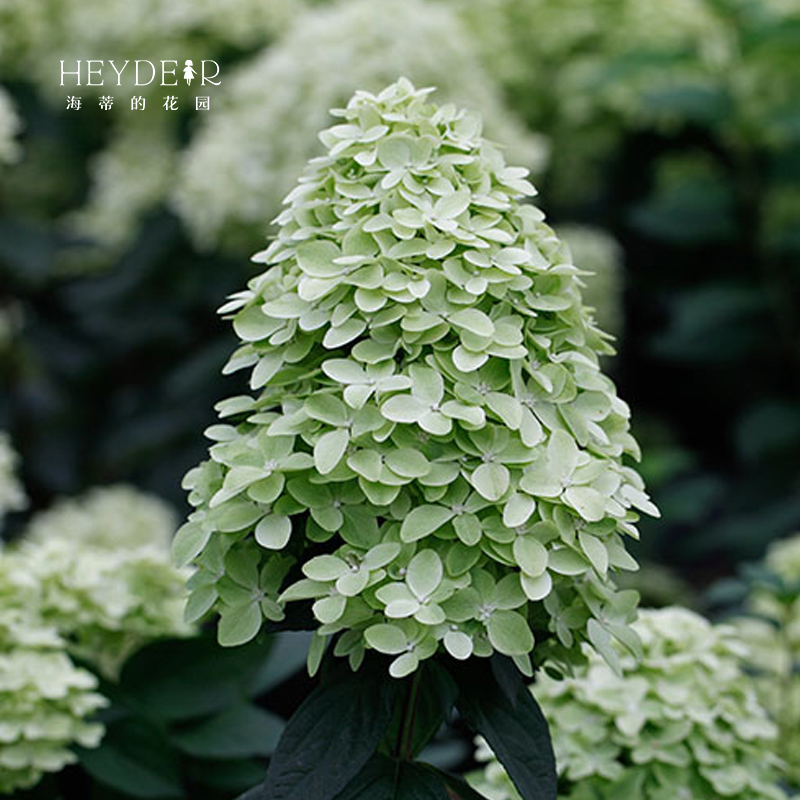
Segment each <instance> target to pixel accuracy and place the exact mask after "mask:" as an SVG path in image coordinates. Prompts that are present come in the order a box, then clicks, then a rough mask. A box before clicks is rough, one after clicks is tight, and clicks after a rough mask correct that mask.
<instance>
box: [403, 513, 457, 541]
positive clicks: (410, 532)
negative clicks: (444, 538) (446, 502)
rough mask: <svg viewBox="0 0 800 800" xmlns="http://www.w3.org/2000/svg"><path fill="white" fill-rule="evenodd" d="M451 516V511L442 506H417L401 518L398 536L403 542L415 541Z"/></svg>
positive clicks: (437, 527) (436, 528) (440, 525)
mask: <svg viewBox="0 0 800 800" xmlns="http://www.w3.org/2000/svg"><path fill="white" fill-rule="evenodd" d="M452 518H453V512H452V511H451V510H450V509H449V508H445V507H444V506H434V505H424V506H418V507H417V508H415V509H414V510H413V511H412V512H411V513H410V514H409V515H408V516H407V517H406V518H405V519H404V520H403V524H402V526H401V528H400V538H401V539H402V540H403V541H404V542H416V541H417V540H418V539H422V538H424V537H425V536H428V535H429V534H431V533H433V532H434V531H435V530H438V529H439V528H441V527H442V525H444V524H445V523H446V522H447V521H448V520H450V519H452Z"/></svg>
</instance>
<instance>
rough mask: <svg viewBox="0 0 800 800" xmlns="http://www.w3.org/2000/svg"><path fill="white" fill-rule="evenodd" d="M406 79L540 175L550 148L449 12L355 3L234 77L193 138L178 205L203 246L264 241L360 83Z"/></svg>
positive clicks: (327, 11)
mask: <svg viewBox="0 0 800 800" xmlns="http://www.w3.org/2000/svg"><path fill="white" fill-rule="evenodd" d="M398 75H408V76H409V77H410V78H411V79H412V80H414V81H415V82H417V83H418V84H435V85H436V86H437V87H438V88H439V91H440V92H441V96H442V97H443V98H445V99H447V100H449V101H452V102H456V103H469V104H470V106H471V107H473V108H476V109H477V110H479V111H481V112H483V113H484V115H485V117H486V119H487V121H489V122H488V123H487V126H488V127H489V128H490V130H489V133H490V135H492V136H494V137H496V138H497V139H498V140H500V141H502V142H503V143H504V144H505V145H506V146H507V147H508V149H509V152H510V153H511V155H512V157H513V159H514V160H515V161H518V162H520V163H523V164H525V165H526V166H528V167H531V168H533V169H538V168H541V166H542V165H543V161H544V160H545V158H546V148H545V147H544V145H543V141H542V139H541V137H538V136H534V135H532V134H530V133H528V132H526V131H525V130H524V128H523V127H522V125H521V124H520V123H519V122H518V121H517V120H516V118H514V117H513V116H512V114H511V113H510V112H509V111H508V110H507V109H506V108H505V107H504V106H503V105H502V104H501V102H500V101H499V100H498V98H499V96H500V94H501V93H500V91H499V88H498V87H497V86H496V85H495V84H494V82H493V81H492V80H491V79H490V78H489V77H488V76H487V74H486V73H485V72H484V70H483V69H482V68H481V66H480V65H479V64H478V62H477V60H476V59H475V57H474V55H473V47H472V43H471V41H470V40H469V38H468V37H467V36H466V35H465V33H464V32H463V31H462V29H461V27H460V25H459V21H458V19H457V18H456V17H455V16H454V14H452V13H451V12H450V10H449V9H447V8H444V7H442V6H438V5H436V4H433V3H427V2H422V1H421V0H383V2H380V3H375V2H374V1H373V0H350V2H346V3H339V4H337V5H333V6H330V7H323V8H315V9H312V10H309V11H307V12H306V13H305V14H304V15H302V16H300V17H299V18H298V19H297V21H296V24H295V25H294V27H293V28H292V30H291V31H290V32H289V33H288V34H287V35H286V36H285V37H283V38H282V39H281V40H279V41H278V42H277V43H276V45H275V46H273V47H271V48H270V49H268V50H266V51H265V52H264V54H263V55H262V56H260V57H259V58H257V59H255V60H254V61H253V62H252V63H250V64H247V65H245V66H244V67H243V68H241V69H240V70H239V71H238V73H237V74H236V75H235V77H231V78H230V79H229V80H227V82H226V91H225V95H224V97H221V98H220V101H221V102H222V103H223V104H224V107H218V108H217V110H216V111H215V112H214V114H213V115H209V116H208V117H207V118H206V119H205V120H204V125H203V127H202V128H201V129H200V130H199V131H198V132H197V134H196V135H195V137H194V138H193V140H192V142H191V144H190V146H189V148H188V150H187V152H186V154H185V157H184V163H183V167H182V169H181V174H180V176H179V178H178V182H177V190H176V193H175V206H176V208H177V211H178V213H179V215H180V216H181V217H182V218H183V219H184V220H185V221H186V223H187V224H188V226H189V228H190V229H191V231H192V232H193V234H194V236H195V238H196V239H197V241H198V243H200V244H204V245H210V244H216V243H217V242H218V241H219V239H220V237H222V238H223V239H225V238H228V239H232V240H233V241H236V240H237V237H239V236H241V235H242V234H246V239H245V241H246V242H249V243H252V242H254V241H257V238H256V237H260V235H261V234H263V231H264V230H265V228H266V225H267V223H268V222H269V221H270V220H271V219H272V217H274V216H275V215H276V214H278V212H279V211H280V203H281V200H282V198H283V196H284V195H285V194H286V192H288V191H289V190H290V189H291V187H292V185H293V184H294V181H295V179H296V177H297V175H298V174H299V173H300V171H301V169H302V168H303V167H304V166H305V163H306V161H307V160H308V159H309V158H311V157H312V156H314V155H317V154H318V153H319V152H320V148H319V142H318V141H317V136H316V132H317V131H319V130H320V129H321V128H322V127H324V125H325V124H326V122H327V115H328V109H330V108H331V107H333V106H338V105H340V104H342V103H344V102H346V101H347V99H348V98H349V97H350V95H351V94H352V93H353V91H354V90H355V89H356V88H363V89H370V90H377V89H379V88H381V87H383V86H385V85H386V84H387V83H389V82H390V81H392V80H394V79H395V78H396V77H397V76H398Z"/></svg>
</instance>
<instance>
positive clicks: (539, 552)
mask: <svg viewBox="0 0 800 800" xmlns="http://www.w3.org/2000/svg"><path fill="white" fill-rule="evenodd" d="M604 549H605V548H604ZM513 550H514V560H515V561H516V562H517V564H518V565H519V568H520V569H521V570H522V571H523V572H524V573H525V574H526V575H530V576H531V577H532V578H536V577H538V576H539V575H541V574H542V573H543V572H544V571H545V570H546V569H547V558H548V557H547V548H546V547H545V546H544V545H543V544H542V543H541V542H540V541H539V540H538V539H535V538H534V537H533V536H531V535H528V536H517V538H516V539H514V544H513Z"/></svg>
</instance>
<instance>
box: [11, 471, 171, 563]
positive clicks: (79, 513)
mask: <svg viewBox="0 0 800 800" xmlns="http://www.w3.org/2000/svg"><path fill="white" fill-rule="evenodd" d="M176 523H177V518H176V515H175V512H174V511H173V510H172V508H171V507H170V506H169V505H168V504H167V503H165V502H164V501H163V500H160V499H159V498H157V497H154V496H152V495H148V494H145V493H144V492H140V491H139V490H138V489H135V488H134V487H132V486H126V485H122V484H121V485H117V486H104V487H97V488H94V489H90V490H89V491H87V492H86V493H85V494H83V495H81V496H80V497H78V498H67V499H64V500H60V501H58V502H56V503H55V504H54V505H53V506H52V507H51V508H49V509H48V510H46V511H41V512H39V513H38V514H36V516H35V517H33V519H31V521H30V523H29V524H28V527H27V530H26V531H25V539H26V541H28V542H30V543H35V544H45V543H46V542H48V541H55V540H59V541H67V542H69V543H70V544H72V545H74V546H75V548H76V549H79V548H81V547H93V548H101V549H104V550H137V549H139V548H141V547H148V546H153V547H155V548H156V549H159V550H161V551H165V550H168V549H169V546H170V542H171V541H172V536H173V534H174V533H175V528H176Z"/></svg>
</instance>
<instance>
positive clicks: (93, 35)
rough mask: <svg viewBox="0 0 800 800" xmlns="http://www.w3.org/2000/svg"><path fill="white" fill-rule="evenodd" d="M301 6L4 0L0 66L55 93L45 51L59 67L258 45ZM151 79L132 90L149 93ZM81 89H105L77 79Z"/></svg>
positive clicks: (200, 0) (236, 1) (276, 1)
mask: <svg viewBox="0 0 800 800" xmlns="http://www.w3.org/2000/svg"><path fill="white" fill-rule="evenodd" d="M302 5H303V2H302V0H271V1H270V2H269V3H264V2H260V0H230V1H229V2H227V3H226V4H225V6H224V8H223V7H221V6H220V4H219V3H216V2H214V0H176V2H172V3H168V4H166V3H157V2H154V1H153V0H131V2H127V3H125V4H124V5H120V6H113V5H109V4H108V3H104V2H103V0H42V1H41V2H38V3H28V2H26V0H7V2H5V3H4V4H3V7H2V9H0V64H2V66H3V68H4V70H5V71H6V72H8V73H9V74H14V75H24V76H25V78H26V79H27V80H29V81H33V82H35V83H36V84H38V85H39V86H40V88H41V89H42V90H43V91H45V92H46V93H48V94H51V95H53V96H56V97H58V98H60V97H61V95H62V94H63V92H61V91H59V89H60V87H59V82H58V81H53V62H48V58H50V57H52V54H53V53H58V54H59V55H58V58H59V60H60V59H62V58H63V59H64V61H65V64H66V65H69V64H74V62H75V59H86V58H87V57H90V58H95V59H109V58H110V59H113V60H114V61H115V63H116V64H117V65H121V64H124V62H125V59H137V58H138V59H142V58H147V59H150V60H151V61H152V62H153V63H155V64H158V63H159V62H158V60H159V59H161V58H164V59H174V58H178V57H181V58H192V57H193V53H194V54H196V53H198V52H203V53H210V52H213V51H214V50H215V49H216V50H219V49H222V48H228V49H230V48H253V47H259V46H263V45H264V43H265V42H267V41H269V40H270V39H272V38H273V37H274V36H275V35H276V34H279V33H280V32H282V31H283V30H284V29H286V28H287V27H288V26H289V24H290V23H291V20H292V17H293V16H294V15H295V14H297V12H298V10H299V9H300V8H301V7H302ZM87 54H91V55H90V56H88V55H87ZM202 57H205V58H208V57H212V58H213V56H208V55H203V56H202ZM107 63H108V62H107V61H106V64H107ZM58 65H59V61H56V62H55V66H56V68H58ZM73 68H74V67H73ZM109 69H110V67H109ZM112 74H113V73H112ZM123 75H124V78H123V83H125V82H126V81H127V80H128V79H130V80H131V81H132V78H130V75H129V73H128V72H126V73H123ZM114 78H116V75H114ZM95 83H96V82H95ZM115 83H116V80H115ZM158 83H160V81H154V82H153V85H152V86H150V88H149V89H148V88H147V87H146V86H145V87H140V88H143V89H144V90H145V91H148V92H150V91H155V92H156V93H157V92H158V91H159V89H160V87H159V86H158ZM126 85H127V84H126ZM81 89H82V91H86V92H87V93H94V94H106V93H107V91H106V89H104V88H101V87H99V86H95V88H92V87H90V86H86V85H85V82H84V85H83V86H82V87H81Z"/></svg>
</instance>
